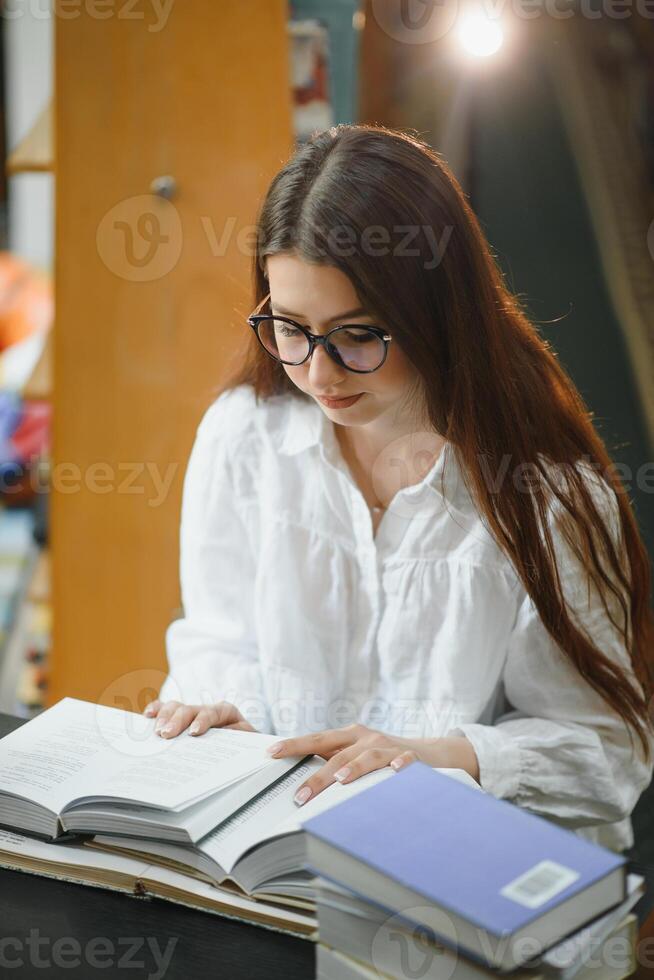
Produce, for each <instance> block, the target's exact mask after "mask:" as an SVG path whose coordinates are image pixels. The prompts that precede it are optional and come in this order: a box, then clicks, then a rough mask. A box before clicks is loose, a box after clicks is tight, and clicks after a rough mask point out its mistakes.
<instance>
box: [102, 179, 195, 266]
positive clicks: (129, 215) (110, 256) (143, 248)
mask: <svg viewBox="0 0 654 980" xmlns="http://www.w3.org/2000/svg"><path fill="white" fill-rule="evenodd" d="M96 244H97V249H98V254H99V255H100V258H101V259H102V261H103V262H104V264H105V265H106V266H107V268H108V269H109V270H110V271H111V272H113V273H114V275H116V276H119V277H120V278H121V279H127V280H128V281H130V282H151V281H152V280H154V279H161V278H162V276H165V275H166V274H167V273H168V272H170V271H171V270H172V269H174V267H175V265H176V264H177V261H178V260H179V257H180V254H181V251H182V223H181V220H180V217H179V213H178V211H177V208H176V207H175V205H174V204H171V202H170V201H166V200H165V199H163V198H159V197H153V195H152V194H139V195H138V196H137V197H129V198H127V199H126V200H124V201H120V202H119V203H118V204H116V205H114V207H112V208H111V209H110V210H109V211H107V213H106V214H105V215H104V217H103V218H102V221H101V222H100V224H99V225H98V232H97V235H96Z"/></svg>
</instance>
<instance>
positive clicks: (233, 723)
mask: <svg viewBox="0 0 654 980" xmlns="http://www.w3.org/2000/svg"><path fill="white" fill-rule="evenodd" d="M244 721H245V719H244V718H243V717H242V715H241V712H240V711H239V710H238V708H237V707H236V706H235V705H233V704H231V703H230V702H229V701H219V702H218V704H207V705H204V706H202V707H200V708H198V709H197V714H196V717H195V720H194V721H193V723H192V725H191V727H190V728H189V733H190V734H191V735H203V734H204V733H205V732H206V731H207V729H209V728H235V727H237V726H238V725H241V724H243V722H244Z"/></svg>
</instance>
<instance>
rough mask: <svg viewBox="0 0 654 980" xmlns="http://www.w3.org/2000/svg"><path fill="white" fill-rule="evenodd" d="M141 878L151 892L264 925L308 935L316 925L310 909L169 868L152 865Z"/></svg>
mask: <svg viewBox="0 0 654 980" xmlns="http://www.w3.org/2000/svg"><path fill="white" fill-rule="evenodd" d="M142 880H143V884H144V886H145V889H146V890H147V892H148V893H149V894H152V895H157V896H158V897H159V898H167V899H169V900H171V901H177V902H181V903H182V904H184V905H192V906H196V907H198V908H204V909H210V910H213V911H214V912H218V913H222V914H224V915H227V916H230V915H232V916H235V917H236V918H238V919H245V920H246V921H249V922H252V921H254V922H258V923H259V924H261V925H263V924H264V922H269V923H270V924H271V925H275V924H277V925H278V927H279V928H280V929H284V931H286V930H287V929H290V930H292V931H297V932H299V933H302V934H306V935H309V934H310V933H313V932H314V931H315V929H316V928H317V921H316V917H315V915H311V914H310V913H308V912H307V913H304V914H303V913H301V912H294V911H292V910H291V909H281V908H279V906H276V905H272V904H270V905H269V904H268V903H267V902H264V901H261V900H260V899H253V898H248V897H247V896H246V895H239V894H238V893H237V892H236V891H232V890H231V889H228V888H221V887H220V885H209V884H207V883H205V882H204V881H200V880H199V879H198V878H191V877H189V875H185V874H182V873H181V872H179V871H172V870H171V869H170V868H162V867H160V866H159V865H155V864H152V865H150V866H149V867H147V868H146V869H145V871H144V873H143V875H142ZM194 898H195V899H197V901H194V900H193V899H194Z"/></svg>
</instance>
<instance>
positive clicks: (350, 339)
mask: <svg viewBox="0 0 654 980" xmlns="http://www.w3.org/2000/svg"><path fill="white" fill-rule="evenodd" d="M267 298H268V297H266V300H267ZM263 302H265V301H263ZM263 302H262V304H261V305H263ZM247 321H248V323H249V324H250V326H251V327H252V329H253V330H254V332H255V334H256V337H257V340H258V341H259V343H260V344H261V346H262V347H263V349H264V350H265V351H266V353H267V354H270V356H271V357H273V358H274V359H275V360H276V361H281V363H282V364H292V365H294V366H297V365H298V364H304V362H305V361H307V360H309V358H310V357H311V355H312V354H313V350H314V348H315V346H316V345H317V344H322V346H323V347H324V348H325V350H326V351H327V353H328V354H329V356H330V357H331V358H332V360H334V361H336V363H337V364H338V365H340V367H344V368H347V370H348V371H354V372H355V373H356V374H370V373H371V372H372V371H377V370H378V369H379V368H380V367H381V366H382V364H383V363H384V361H385V360H386V355H387V354H388V345H389V343H390V342H391V340H392V339H393V338H392V337H391V336H390V335H389V334H387V333H386V331H385V330H383V329H382V328H381V327H371V326H368V325H366V324H355V323H348V324H347V326H343V327H333V328H332V329H331V330H329V331H328V332H327V333H326V334H325V335H324V336H320V335H319V334H315V333H310V332H309V331H308V330H307V329H306V327H303V326H301V325H300V324H299V323H296V322H295V320H289V319H288V317H285V316H272V315H270V314H263V313H253V314H252V315H251V316H249V317H248V318H247Z"/></svg>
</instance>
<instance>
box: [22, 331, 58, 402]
mask: <svg viewBox="0 0 654 980" xmlns="http://www.w3.org/2000/svg"><path fill="white" fill-rule="evenodd" d="M51 397H52V329H50V330H48V335H47V337H46V338H45V343H44V345H43V350H42V351H41V354H40V356H39V359H38V360H37V362H36V364H35V365H34V370H33V371H32V374H31V375H30V377H29V378H28V379H27V382H26V383H25V387H24V388H23V398H24V399H25V400H26V401H49V400H50V398H51Z"/></svg>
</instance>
